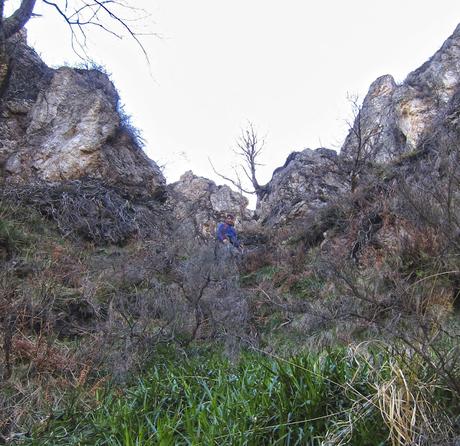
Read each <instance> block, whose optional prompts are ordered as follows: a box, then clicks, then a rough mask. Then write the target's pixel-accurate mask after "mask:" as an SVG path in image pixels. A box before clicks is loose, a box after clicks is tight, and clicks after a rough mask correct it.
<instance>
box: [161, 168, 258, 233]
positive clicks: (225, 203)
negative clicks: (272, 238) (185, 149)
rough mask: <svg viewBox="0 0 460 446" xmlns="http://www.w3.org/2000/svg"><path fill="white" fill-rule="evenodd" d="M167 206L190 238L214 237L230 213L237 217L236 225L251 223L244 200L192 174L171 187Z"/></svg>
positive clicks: (236, 193)
mask: <svg viewBox="0 0 460 446" xmlns="http://www.w3.org/2000/svg"><path fill="white" fill-rule="evenodd" d="M168 203H169V204H170V205H171V209H172V211H173V213H174V216H175V217H176V219H177V221H178V222H180V224H181V225H182V226H183V227H184V228H185V227H187V228H188V232H189V234H190V235H191V236H199V237H203V238H210V237H214V234H215V228H216V224H217V223H218V222H219V221H220V220H221V219H222V217H223V216H224V215H225V214H227V213H232V214H234V215H235V216H236V219H237V225H239V224H240V223H242V222H245V221H248V220H250V219H251V212H250V211H248V209H247V206H248V200H247V199H246V198H245V197H243V196H242V195H241V194H239V193H238V192H235V191H233V190H232V189H230V188H229V187H228V186H225V185H224V186H217V185H216V184H215V183H214V182H213V181H211V180H208V179H207V178H203V177H198V176H196V175H194V174H193V172H191V171H188V172H185V173H184V174H183V175H182V176H181V177H180V179H179V181H177V182H176V183H172V184H171V185H169V186H168Z"/></svg>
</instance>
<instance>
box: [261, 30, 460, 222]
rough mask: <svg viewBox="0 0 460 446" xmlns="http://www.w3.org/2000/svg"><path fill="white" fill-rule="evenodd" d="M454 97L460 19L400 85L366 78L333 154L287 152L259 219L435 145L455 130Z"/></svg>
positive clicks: (458, 92)
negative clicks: (367, 81) (359, 101)
mask: <svg viewBox="0 0 460 446" xmlns="http://www.w3.org/2000/svg"><path fill="white" fill-rule="evenodd" d="M459 102H460V25H459V26H458V27H457V28H456V29H455V31H454V33H453V34H452V35H451V36H450V37H449V38H448V39H447V40H446V41H445V43H444V44H443V45H442V47H441V48H440V49H439V51H437V52H436V53H435V54H434V55H433V56H432V57H431V58H430V59H429V60H428V61H427V62H426V63H424V64H423V65H422V66H421V67H420V68H418V69H416V70H415V71H413V72H411V73H410V74H409V75H408V76H407V78H406V79H405V80H404V82H402V83H401V84H400V85H398V84H396V82H395V80H394V78H393V77H392V76H391V75H384V76H381V77H379V78H378V79H377V80H375V81H374V82H373V83H372V85H371V86H370V88H369V91H368V93H367V95H366V97H365V98H364V101H363V103H362V104H355V105H356V106H357V110H356V112H357V113H356V116H355V121H354V123H353V126H352V128H351V129H350V131H349V134H348V136H347V137H346V139H345V141H344V144H343V145H342V148H341V152H340V154H338V155H337V154H336V153H335V152H333V151H331V150H327V149H317V150H310V149H306V150H304V151H303V152H300V153H296V152H294V153H292V154H291V155H290V156H289V157H288V159H287V160H286V163H285V164H284V166H282V167H280V168H278V169H276V170H275V172H274V174H273V177H272V179H271V180H270V182H269V183H268V184H267V186H266V189H267V193H266V195H265V196H264V197H263V198H262V199H261V200H259V202H258V204H257V210H256V213H257V215H258V217H259V219H260V221H261V222H262V223H263V224H267V225H268V226H274V225H276V226H279V225H283V224H284V223H287V222H289V221H292V220H295V219H298V218H303V217H305V216H307V215H308V214H310V213H311V212H314V211H315V210H318V209H320V208H322V207H324V206H325V205H326V204H328V203H330V201H331V200H332V199H340V197H341V196H343V194H344V193H346V192H349V191H350V190H354V189H355V187H356V186H357V185H358V184H359V182H360V178H361V180H363V177H365V176H368V177H369V176H372V175H375V173H376V172H377V170H376V169H374V167H375V165H376V163H377V164H381V165H382V166H384V165H387V166H388V165H393V164H394V163H398V162H400V161H404V159H405V158H410V157H411V156H415V155H417V154H422V153H424V154H425V155H426V154H428V152H430V150H431V151H432V152H437V151H439V143H440V141H441V140H446V138H447V135H450V136H449V138H450V141H451V143H452V138H454V140H455V138H456V136H455V135H454V134H455V132H456V130H455V129H456V128H458V123H459V112H458V110H459ZM434 146H436V147H434ZM435 158H436V159H434V160H433V159H432V160H430V161H429V164H430V165H431V168H429V170H431V171H432V167H433V165H439V158H438V157H435ZM406 167H407V166H406ZM419 170H420V169H419ZM425 170H426V166H425ZM366 181H372V180H369V179H368V180H366ZM362 182H363V181H361V183H362Z"/></svg>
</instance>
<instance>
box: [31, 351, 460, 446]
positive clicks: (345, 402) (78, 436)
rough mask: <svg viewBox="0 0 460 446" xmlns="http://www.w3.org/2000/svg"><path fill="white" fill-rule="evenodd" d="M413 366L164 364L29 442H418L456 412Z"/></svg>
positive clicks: (377, 358)
mask: <svg viewBox="0 0 460 446" xmlns="http://www.w3.org/2000/svg"><path fill="white" fill-rule="evenodd" d="M401 359H404V358H401ZM411 361H412V363H411V364H412V365H411V367H409V368H407V367H405V366H403V365H402V364H403V363H404V361H400V362H397V361H395V360H394V357H390V356H389V355H388V354H387V353H385V352H382V351H375V352H369V351H368V350H367V351H366V353H357V351H356V350H342V349H340V350H333V351H329V352H326V353H324V354H321V355H317V354H308V355H301V356H296V357H294V358H291V359H289V360H286V359H281V358H274V357H266V356H262V355H260V354H255V353H245V354H243V355H242V357H241V358H240V361H239V362H238V364H236V365H235V364H231V363H230V362H229V361H228V360H226V359H224V358H222V357H221V356H219V355H215V354H212V355H207V356H206V357H205V359H204V358H203V356H202V355H200V357H196V358H191V359H184V358H182V359H177V358H175V359H172V360H171V359H169V360H162V363H161V364H160V365H154V366H152V367H151V368H150V369H149V370H148V371H147V372H146V374H145V375H144V377H143V378H141V379H139V380H138V381H137V382H135V383H132V384H131V385H129V386H126V387H118V386H116V385H108V386H107V387H106V388H105V389H104V390H96V391H95V392H94V397H93V401H92V402H90V403H88V404H87V405H82V404H81V403H78V404H71V405H69V407H68V409H67V410H66V411H65V412H64V413H62V414H60V415H59V416H55V417H54V418H52V419H50V420H49V421H48V422H47V423H46V425H43V426H42V427H41V429H39V430H37V431H36V432H35V433H34V436H33V440H30V442H29V443H28V444H32V445H56V446H58V445H125V446H134V445H301V444H302V445H305V444H307V445H320V444H330V445H338V444H352V445H355V446H359V445H384V444H419V443H415V442H418V441H422V440H423V438H424V437H426V436H427V435H429V434H430V432H429V429H431V428H430V427H429V426H426V425H425V422H428V423H430V424H432V425H433V426H434V424H433V423H436V422H437V421H438V420H439V422H440V423H442V420H441V418H442V417H443V416H445V417H448V412H449V408H451V409H452V410H454V407H453V406H452V400H451V398H450V397H451V395H450V393H449V392H448V391H447V390H445V389H444V388H443V387H442V386H440V385H438V384H437V383H436V382H435V381H434V380H433V379H431V378H430V376H421V374H423V373H424V372H425V371H424V368H423V367H418V366H419V365H420V364H417V362H416V359H415V360H414V358H411ZM417 369H418V373H415V372H414V370H417ZM422 379H423V381H422ZM421 383H423V384H421ZM430 383H431V384H430ZM433 401H437V403H436V404H433ZM444 434H448V433H447V432H444Z"/></svg>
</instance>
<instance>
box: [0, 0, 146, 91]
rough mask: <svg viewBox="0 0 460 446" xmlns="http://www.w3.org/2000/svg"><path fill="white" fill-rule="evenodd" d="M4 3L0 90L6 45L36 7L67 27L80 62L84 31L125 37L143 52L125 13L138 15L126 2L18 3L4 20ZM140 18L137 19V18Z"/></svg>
mask: <svg viewBox="0 0 460 446" xmlns="http://www.w3.org/2000/svg"><path fill="white" fill-rule="evenodd" d="M5 3H6V0H0V87H1V86H2V84H3V83H4V82H5V80H6V79H7V76H8V70H9V55H8V52H7V49H6V41H7V40H8V39H9V38H10V37H12V36H14V35H15V34H16V33H18V32H19V31H20V30H21V29H22V28H24V26H25V25H26V23H27V22H28V21H29V20H30V19H31V18H32V17H33V16H34V15H35V14H34V10H35V9H36V8H37V6H38V5H39V4H45V5H47V6H49V7H51V8H52V9H53V10H54V11H55V12H57V13H58V14H59V16H60V17H61V18H62V19H63V20H64V21H65V22H66V23H67V25H68V26H69V30H70V33H71V37H72V48H73V50H74V51H75V53H76V54H77V55H78V56H80V57H82V58H83V59H84V58H88V56H87V54H86V41H87V31H88V30H90V29H98V30H102V31H104V32H107V33H109V34H111V35H113V36H115V37H118V38H121V37H122V36H123V35H128V36H130V37H131V38H133V39H134V40H135V42H136V43H137V44H138V45H139V47H140V48H141V50H142V51H143V53H144V54H145V55H146V52H145V50H144V48H143V46H142V43H141V42H140V40H139V34H138V33H136V32H135V31H134V29H133V27H132V24H131V23H132V20H131V17H130V18H128V17H125V14H127V12H128V11H138V12H140V10H137V9H136V8H135V7H133V6H132V5H130V3H132V2H130V1H129V0H91V1H87V0H56V1H51V0H21V3H20V5H19V7H18V8H17V9H16V10H15V11H14V12H13V13H12V14H11V15H9V16H7V17H6V16H5ZM138 18H140V16H139V17H138Z"/></svg>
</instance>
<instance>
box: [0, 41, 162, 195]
mask: <svg viewBox="0 0 460 446" xmlns="http://www.w3.org/2000/svg"><path fill="white" fill-rule="evenodd" d="M8 46H9V54H10V56H11V60H12V62H11V64H10V71H9V74H8V79H7V83H6V85H5V86H4V91H3V92H2V93H3V94H2V97H1V103H0V114H1V118H2V119H1V121H0V166H1V174H0V175H1V179H2V180H3V181H4V182H6V183H11V182H16V183H31V182H36V181H47V182H59V181H66V180H78V179H82V178H92V179H99V180H102V181H104V182H105V183H106V184H111V185H115V186H123V187H125V188H129V189H131V190H132V191H136V193H141V194H149V195H159V194H161V193H162V191H163V187H164V184H165V179H164V177H163V175H162V173H161V171H160V169H159V168H158V166H157V165H156V164H155V163H154V162H153V161H152V160H150V159H149V158H148V157H147V156H146V155H145V154H144V152H143V151H142V149H141V147H140V145H139V143H138V142H137V140H136V137H135V134H134V133H133V132H132V131H131V129H130V126H129V123H128V122H127V121H126V119H125V120H124V119H123V118H122V117H121V116H120V113H119V108H120V105H119V96H118V94H117V91H116V90H115V87H114V86H113V84H112V82H111V81H110V80H109V78H108V76H107V75H105V74H103V73H101V72H100V71H97V70H83V69H72V68H67V67H63V68H59V69H57V70H54V69H51V68H48V67H47V66H46V65H45V64H44V63H43V62H42V61H41V60H40V58H39V57H38V56H37V54H36V53H35V52H34V51H33V50H32V49H31V48H29V47H28V46H27V45H26V42H25V36H24V35H23V34H19V35H17V36H15V37H14V38H13V39H11V40H10V41H9V42H8Z"/></svg>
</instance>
